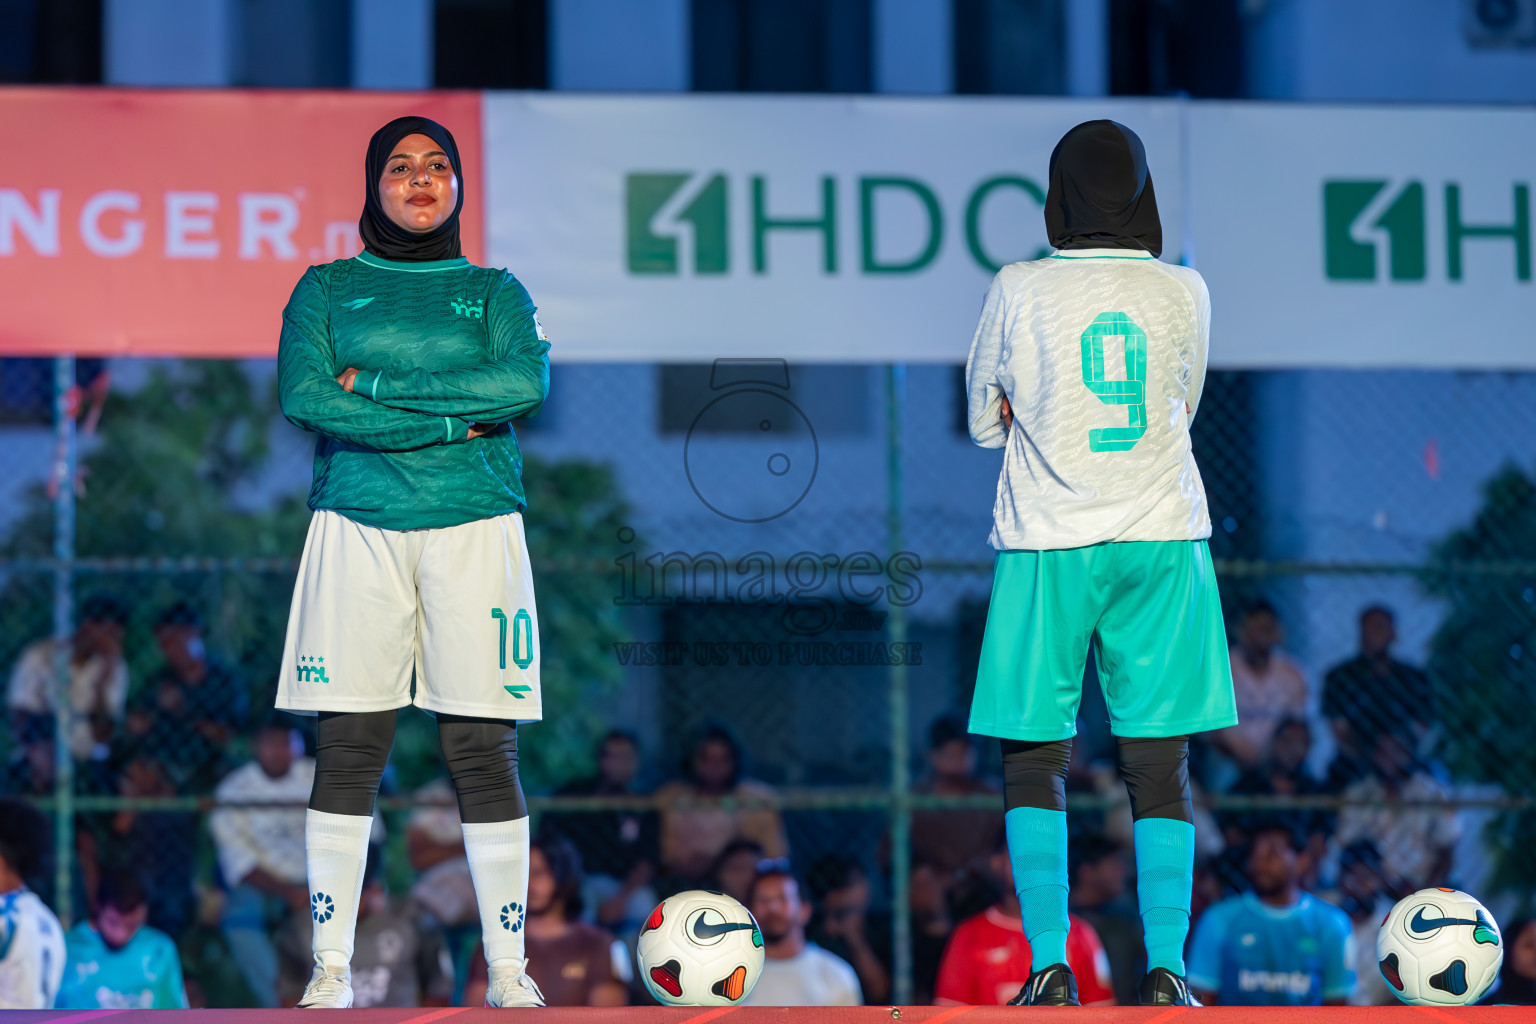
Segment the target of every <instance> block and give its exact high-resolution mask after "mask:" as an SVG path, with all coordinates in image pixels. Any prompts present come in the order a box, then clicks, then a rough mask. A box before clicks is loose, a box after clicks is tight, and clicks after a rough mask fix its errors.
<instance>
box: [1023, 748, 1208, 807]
mask: <svg viewBox="0 0 1536 1024" xmlns="http://www.w3.org/2000/svg"><path fill="white" fill-rule="evenodd" d="M1116 740H1117V742H1118V743H1119V744H1120V774H1121V775H1123V776H1124V777H1125V788H1126V790H1127V791H1129V793H1130V795H1131V817H1132V818H1134V819H1135V820H1137V821H1140V820H1141V819H1142V818H1174V819H1176V820H1178V821H1187V822H1189V823H1190V824H1194V821H1195V818H1194V812H1193V810H1192V808H1191V806H1190V795H1189V737H1188V736H1171V737H1167V738H1155V739H1128V738H1124V737H1116ZM1002 744H1003V805H1004V808H1005V809H1006V810H1009V811H1011V810H1013V809H1014V808H1015V807H1040V808H1044V809H1045V810H1048V811H1065V810H1066V809H1067V765H1068V764H1069V763H1070V761H1071V757H1072V741H1071V740H1053V741H1051V742H1048V743H1029V742H1025V741H1023V740H1003V741H1002Z"/></svg>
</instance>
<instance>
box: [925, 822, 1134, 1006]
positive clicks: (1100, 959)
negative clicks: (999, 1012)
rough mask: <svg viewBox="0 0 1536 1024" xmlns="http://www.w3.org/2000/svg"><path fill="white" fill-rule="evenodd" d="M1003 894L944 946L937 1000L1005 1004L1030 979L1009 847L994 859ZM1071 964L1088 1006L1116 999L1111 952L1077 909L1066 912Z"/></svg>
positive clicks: (1110, 1003) (964, 923)
mask: <svg viewBox="0 0 1536 1024" xmlns="http://www.w3.org/2000/svg"><path fill="white" fill-rule="evenodd" d="M989 864H990V866H991V868H992V872H993V874H994V876H996V878H997V879H998V881H999V882H1000V884H1001V886H1002V889H1003V896H1002V898H1001V899H999V900H998V901H997V902H996V903H995V904H993V905H992V906H990V907H988V908H987V909H986V910H984V911H983V912H981V913H980V914H977V915H976V916H975V917H972V918H968V919H967V920H964V921H961V922H960V924H959V925H958V926H957V927H956V928H955V931H954V934H953V935H951V936H950V937H949V944H948V945H947V946H945V947H944V958H943V960H941V961H940V962H939V979H938V982H937V984H936V985H935V986H934V1000H933V1001H934V1002H935V1003H938V1004H940V1005H954V1004H957V1003H966V1004H969V1005H972V1006H1003V1005H1005V1004H1006V1003H1007V1002H1008V1000H1010V999H1012V998H1013V997H1014V996H1016V995H1018V994H1019V990H1020V989H1022V988H1023V987H1024V983H1025V982H1026V981H1028V980H1029V966H1030V958H1029V940H1028V939H1026V938H1025V937H1024V922H1023V920H1022V917H1021V915H1020V912H1019V897H1018V896H1017V895H1016V894H1015V893H1014V888H1013V870H1012V868H1011V866H1010V864H1009V858H1008V851H1007V848H1006V847H1003V848H1002V849H999V850H998V851H997V852H995V853H993V854H992V858H991V860H990V861H989ZM1067 920H1068V922H1069V924H1070V926H1071V930H1070V931H1069V932H1068V934H1067V966H1068V967H1070V968H1072V973H1073V974H1074V975H1076V976H1077V985H1078V998H1079V1000H1081V1002H1082V1005H1084V1006H1113V1005H1115V990H1114V988H1113V987H1111V985H1110V980H1109V958H1108V957H1107V956H1105V955H1104V946H1103V944H1102V943H1100V942H1099V933H1098V932H1096V931H1094V930H1093V925H1091V924H1089V923H1088V922H1087V921H1084V920H1083V919H1082V918H1080V917H1078V916H1077V915H1076V914H1070V915H1068V918H1067Z"/></svg>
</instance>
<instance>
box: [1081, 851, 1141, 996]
mask: <svg viewBox="0 0 1536 1024" xmlns="http://www.w3.org/2000/svg"><path fill="white" fill-rule="evenodd" d="M1067 852H1068V857H1069V859H1070V862H1071V873H1070V878H1071V882H1072V887H1071V889H1070V890H1069V892H1068V906H1069V908H1070V909H1071V911H1072V913H1074V914H1076V915H1077V916H1078V917H1080V918H1082V919H1083V920H1084V921H1086V922H1087V923H1088V924H1089V925H1091V926H1092V927H1093V930H1094V931H1095V932H1097V933H1098V936H1099V942H1100V943H1101V944H1102V945H1103V946H1104V955H1105V956H1107V957H1108V958H1109V978H1110V981H1111V982H1112V983H1113V987H1114V992H1115V1002H1116V1003H1118V1004H1120V1005H1122V1006H1134V1005H1136V1003H1137V1002H1138V1001H1139V1000H1140V994H1139V993H1138V991H1137V989H1138V986H1139V985H1140V984H1141V977H1142V975H1144V974H1145V973H1146V946H1145V944H1144V943H1143V942H1142V940H1141V915H1140V913H1139V912H1138V908H1137V906H1136V901H1135V899H1134V898H1132V896H1131V890H1130V885H1129V881H1130V873H1131V866H1130V863H1129V862H1128V861H1127V860H1126V857H1125V847H1124V846H1123V845H1121V844H1120V843H1117V842H1115V841H1114V840H1113V839H1110V838H1109V837H1108V836H1105V835H1103V834H1101V833H1095V832H1089V833H1086V834H1084V835H1082V836H1080V837H1079V838H1077V839H1075V840H1073V842H1072V844H1071V846H1070V847H1068V851H1067ZM1074 971H1075V969H1074ZM1079 977H1081V975H1079ZM1079 995H1081V993H1079Z"/></svg>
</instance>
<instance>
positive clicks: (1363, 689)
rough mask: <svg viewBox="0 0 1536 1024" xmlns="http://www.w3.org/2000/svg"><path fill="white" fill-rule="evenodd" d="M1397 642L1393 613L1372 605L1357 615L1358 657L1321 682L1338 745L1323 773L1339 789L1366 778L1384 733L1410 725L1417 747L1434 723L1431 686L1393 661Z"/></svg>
mask: <svg viewBox="0 0 1536 1024" xmlns="http://www.w3.org/2000/svg"><path fill="white" fill-rule="evenodd" d="M1396 641H1397V620H1396V617H1395V616H1394V615H1393V614H1392V610H1391V609H1390V608H1387V607H1385V606H1383V605H1379V604H1378V605H1372V606H1371V607H1369V608H1367V609H1365V611H1363V612H1361V613H1360V653H1359V654H1357V655H1355V656H1354V657H1353V658H1351V659H1349V660H1348V661H1346V662H1343V663H1341V664H1339V665H1335V666H1334V667H1333V668H1332V669H1330V670H1329V671H1328V674H1327V675H1326V676H1325V677H1324V678H1323V715H1324V716H1325V717H1326V718H1327V719H1328V724H1329V726H1330V727H1331V728H1332V730H1333V736H1334V740H1335V741H1336V743H1337V744H1338V754H1337V755H1336V756H1335V758H1334V761H1333V764H1332V765H1330V766H1329V769H1328V774H1329V780H1330V782H1332V783H1334V784H1335V785H1336V786H1337V787H1339V788H1342V787H1343V786H1347V785H1349V784H1350V783H1352V782H1356V781H1358V780H1360V779H1363V778H1365V777H1366V776H1368V775H1369V774H1370V772H1371V751H1372V749H1373V748H1374V747H1375V745H1376V740H1377V738H1378V737H1379V736H1380V735H1381V733H1382V732H1383V731H1387V730H1391V729H1395V728H1396V727H1397V726H1398V724H1399V723H1405V722H1406V723H1410V724H1411V725H1412V726H1413V730H1414V738H1415V749H1417V745H1418V742H1419V741H1422V740H1423V738H1424V736H1425V734H1427V733H1428V731H1429V728H1430V724H1431V723H1432V722H1434V720H1435V690H1434V686H1433V685H1432V684H1431V683H1430V680H1429V676H1427V675H1425V674H1424V672H1423V671H1422V670H1420V669H1418V668H1415V667H1414V666H1412V665H1409V664H1407V663H1406V662H1401V661H1398V660H1397V659H1396V658H1394V657H1392V645H1393V643H1395V642H1396Z"/></svg>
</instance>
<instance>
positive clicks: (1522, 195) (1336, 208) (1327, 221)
mask: <svg viewBox="0 0 1536 1024" xmlns="http://www.w3.org/2000/svg"><path fill="white" fill-rule="evenodd" d="M1388 184H1389V183H1388V182H1386V181H1325V182H1324V183H1323V262H1324V268H1325V271H1326V273H1327V275H1328V279H1329V280H1331V281H1375V280H1377V279H1378V278H1379V277H1380V274H1381V266H1380V265H1378V263H1379V261H1378V260H1377V248H1378V247H1377V245H1376V243H1375V242H1368V241H1362V240H1361V239H1362V237H1364V236H1367V235H1368V234H1369V233H1370V232H1371V230H1372V229H1377V230H1380V231H1381V232H1383V233H1384V234H1385V235H1386V250H1387V253H1386V260H1385V261H1384V266H1385V269H1386V272H1387V277H1388V278H1389V279H1390V280H1393V281H1423V280H1424V279H1425V278H1426V277H1427V276H1428V273H1429V260H1428V255H1429V245H1428V243H1427V241H1426V231H1425V226H1426V223H1427V222H1428V216H1427V213H1428V211H1427V206H1428V202H1427V194H1426V190H1425V188H1424V185H1423V183H1422V182H1418V181H1410V182H1408V183H1407V184H1405V185H1403V186H1402V187H1401V188H1400V189H1398V190H1397V191H1396V192H1390V193H1386V195H1385V196H1383V192H1384V190H1386V188H1387V186H1388ZM1461 208H1462V203H1461V186H1460V185H1456V184H1447V185H1446V186H1445V191H1444V204H1443V210H1444V216H1445V271H1446V276H1447V277H1448V278H1449V279H1450V280H1452V281H1460V280H1462V273H1463V270H1462V267H1463V259H1464V255H1465V247H1466V243H1467V241H1468V240H1470V239H1497V240H1507V241H1511V242H1513V243H1514V256H1515V279H1516V280H1518V281H1529V280H1530V279H1531V200H1530V187H1529V186H1528V185H1525V184H1518V183H1517V184H1516V185H1515V186H1514V220H1513V223H1509V224H1468V223H1466V221H1465V220H1464V219H1463V217H1462V212H1461Z"/></svg>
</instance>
